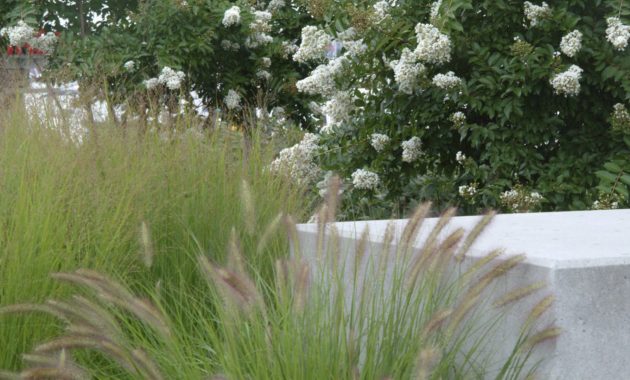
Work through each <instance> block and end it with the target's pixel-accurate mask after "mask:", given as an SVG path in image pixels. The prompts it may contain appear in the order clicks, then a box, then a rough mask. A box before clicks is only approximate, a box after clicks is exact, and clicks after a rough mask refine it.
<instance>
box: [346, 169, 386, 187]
mask: <svg viewBox="0 0 630 380" xmlns="http://www.w3.org/2000/svg"><path fill="white" fill-rule="evenodd" d="M380 181H381V180H380V178H379V177H378V174H376V173H374V172H371V171H369V170H365V169H357V170H355V171H354V173H352V185H353V186H354V188H355V189H361V190H374V189H376V187H377V186H378V185H379V183H380Z"/></svg>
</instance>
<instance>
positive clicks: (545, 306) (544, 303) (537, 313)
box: [523, 295, 556, 329]
mask: <svg viewBox="0 0 630 380" xmlns="http://www.w3.org/2000/svg"><path fill="white" fill-rule="evenodd" d="M555 300H556V297H554V296H552V295H549V296H546V297H544V298H543V299H541V300H540V301H538V302H537V303H536V305H534V307H533V308H532V310H530V312H529V314H528V315H527V319H525V324H524V325H523V329H526V328H529V327H530V326H533V325H534V323H536V321H538V320H539V319H540V317H541V316H542V315H543V314H544V313H545V312H546V311H547V310H549V308H550V307H551V306H552V305H553V303H554V302H555Z"/></svg>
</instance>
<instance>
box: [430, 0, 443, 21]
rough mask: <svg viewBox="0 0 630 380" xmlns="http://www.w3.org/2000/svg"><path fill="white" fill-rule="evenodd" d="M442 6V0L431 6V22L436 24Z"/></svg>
mask: <svg viewBox="0 0 630 380" xmlns="http://www.w3.org/2000/svg"><path fill="white" fill-rule="evenodd" d="M441 6H442V0H437V1H434V2H433V4H431V12H430V16H429V17H430V18H431V22H435V20H436V19H437V18H438V16H439V15H440V7H441Z"/></svg>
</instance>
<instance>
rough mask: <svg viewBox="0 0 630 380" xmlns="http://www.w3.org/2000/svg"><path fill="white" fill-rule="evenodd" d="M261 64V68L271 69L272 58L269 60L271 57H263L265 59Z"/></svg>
mask: <svg viewBox="0 0 630 380" xmlns="http://www.w3.org/2000/svg"><path fill="white" fill-rule="evenodd" d="M260 64H261V66H262V67H264V68H266V69H268V68H270V67H271V58H269V57H263V58H262V59H261V60H260Z"/></svg>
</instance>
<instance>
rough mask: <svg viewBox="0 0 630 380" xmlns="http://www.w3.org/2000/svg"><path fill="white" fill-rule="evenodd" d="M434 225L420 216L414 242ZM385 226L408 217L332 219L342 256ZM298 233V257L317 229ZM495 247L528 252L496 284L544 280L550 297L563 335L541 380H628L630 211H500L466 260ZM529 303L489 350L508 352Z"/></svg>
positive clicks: (547, 353) (547, 352) (461, 223)
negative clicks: (366, 234) (365, 235)
mask: <svg viewBox="0 0 630 380" xmlns="http://www.w3.org/2000/svg"><path fill="white" fill-rule="evenodd" d="M479 219H480V217H476V216H466V217H456V218H453V220H452V222H451V224H450V226H449V227H448V228H447V231H446V232H448V231H453V230H454V229H455V228H458V227H463V228H465V229H466V231H470V230H471V229H472V227H473V226H474V225H475V224H476V222H477V221H478V220H479ZM435 222H436V219H435V218H432V219H428V220H427V221H425V224H424V225H423V228H422V231H423V232H422V233H421V234H420V235H419V237H418V239H417V243H416V246H420V245H421V244H422V240H423V239H424V238H426V236H427V234H428V231H429V230H430V229H431V228H432V226H433V225H434V224H435ZM389 223H392V224H393V226H394V229H395V231H397V233H398V234H399V233H400V232H401V231H402V229H403V227H404V225H405V224H406V221H405V220H396V221H391V222H390V221H366V222H344V223H336V227H337V229H338V230H339V233H340V237H341V241H342V246H343V247H344V254H351V253H352V252H353V250H352V248H353V245H354V244H356V242H357V241H358V240H359V237H360V236H361V234H362V232H363V230H364V229H365V228H366V227H368V228H369V232H370V235H369V236H370V237H369V241H370V243H371V244H378V243H379V242H380V241H382V238H383V234H384V232H385V229H386V228H387V226H388V224H389ZM298 234H299V238H300V244H301V250H302V253H303V255H305V256H306V257H308V256H309V255H312V254H314V251H315V243H314V242H315V239H316V235H317V226H316V225H313V224H302V225H298ZM394 242H396V239H394ZM495 248H505V249H506V250H507V252H508V253H513V254H518V253H525V254H526V255H527V259H526V260H525V261H524V262H523V263H522V264H520V265H519V267H518V268H517V269H516V270H514V271H512V272H510V273H509V274H508V275H507V276H506V277H504V278H502V279H500V281H499V283H498V284H497V286H498V287H499V288H500V289H502V290H505V289H512V288H516V287H518V286H525V285H527V284H531V283H533V282H536V281H541V280H542V281H545V282H547V284H548V287H547V289H546V292H548V293H550V294H553V295H554V296H555V297H556V301H555V303H554V304H553V306H552V307H551V309H549V310H548V311H547V313H546V315H545V318H546V320H548V321H549V322H553V323H555V324H557V325H558V326H559V327H560V328H561V329H562V333H561V335H560V336H559V338H557V339H555V340H553V341H551V342H549V343H548V344H546V345H545V347H543V352H542V353H539V354H538V357H539V358H541V357H544V358H545V359H546V360H545V362H544V363H543V364H542V367H541V368H540V369H539V371H538V373H539V375H541V377H542V378H543V379H568V380H576V379H625V378H630V210H608V211H579V212H554V213H531V214H510V215H498V216H496V217H495V218H494V220H493V221H492V223H491V224H490V225H489V226H488V227H487V228H486V230H485V232H484V233H483V234H482V235H481V237H480V238H479V239H478V240H477V242H476V243H475V245H474V246H473V247H472V249H471V250H470V252H469V255H468V260H473V261H474V260H476V259H478V258H480V257H482V256H484V255H485V254H487V253H488V252H489V251H491V250H492V249H495ZM497 290H498V289H497ZM533 304H534V302H533V301H530V302H529V303H528V302H522V303H519V304H518V305H517V306H516V307H515V308H513V309H510V312H509V313H510V314H508V315H507V318H506V320H505V321H504V323H503V324H502V325H501V326H500V327H499V328H498V331H497V334H498V339H497V340H496V342H497V343H496V344H498V345H499V346H494V348H497V349H498V350H499V352H501V351H502V350H503V353H505V354H507V352H505V351H507V350H509V347H510V342H511V341H510V342H508V341H509V339H505V338H508V337H512V338H515V337H516V336H517V335H518V329H519V327H520V323H519V322H520V321H521V320H522V316H523V315H526V314H527V312H528V310H530V309H531V307H532V305H533ZM501 345H504V347H500V346H501Z"/></svg>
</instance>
